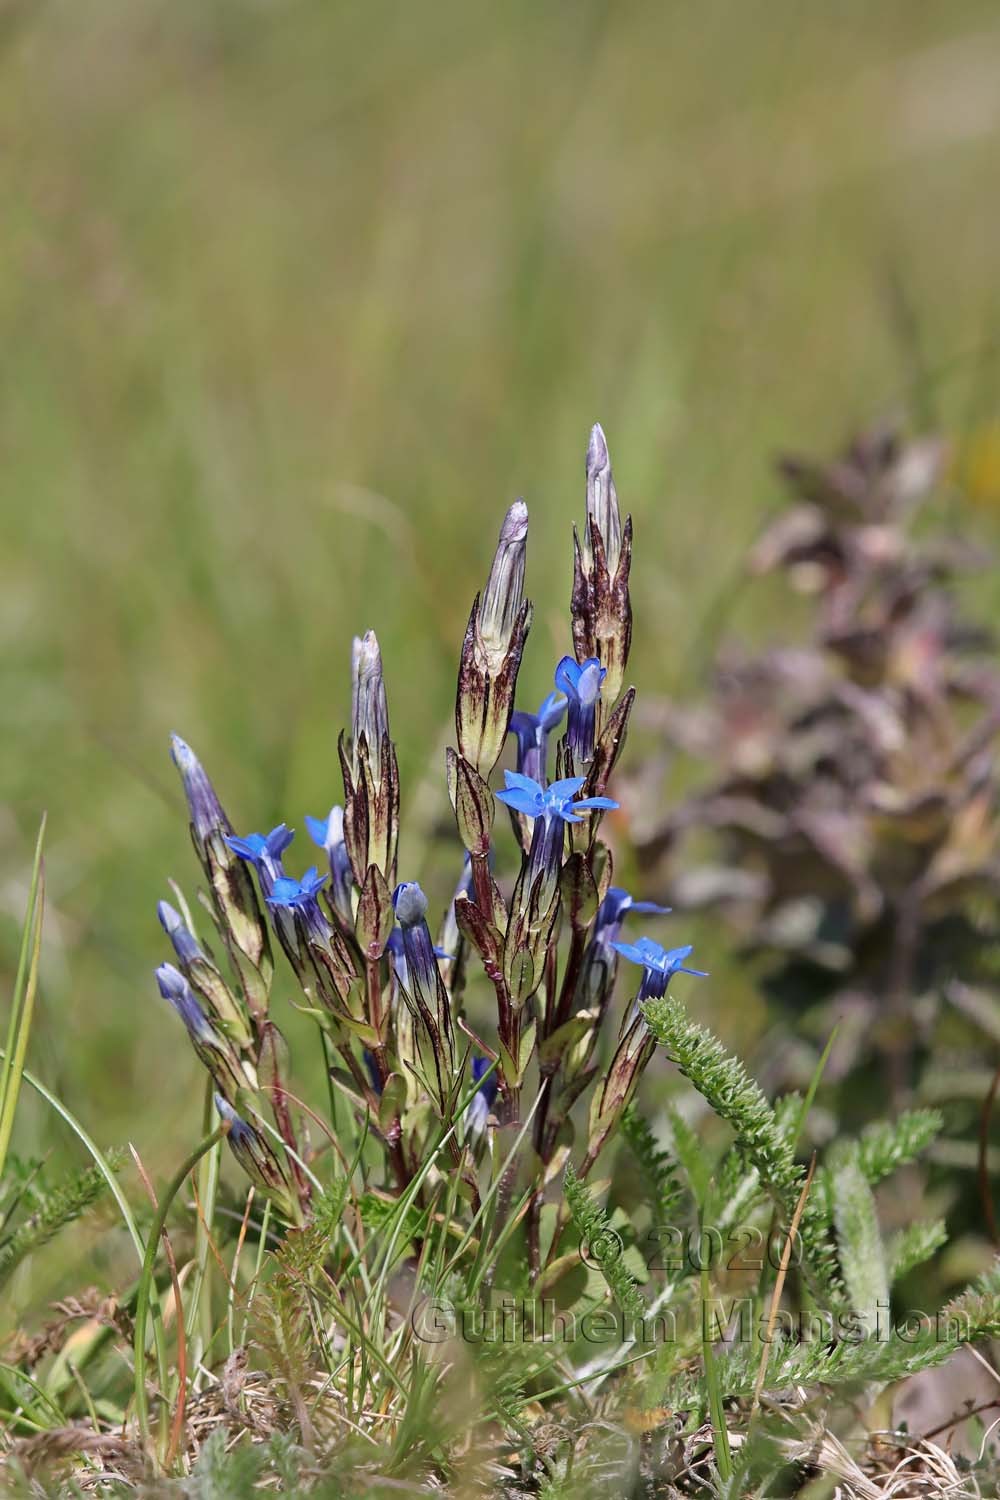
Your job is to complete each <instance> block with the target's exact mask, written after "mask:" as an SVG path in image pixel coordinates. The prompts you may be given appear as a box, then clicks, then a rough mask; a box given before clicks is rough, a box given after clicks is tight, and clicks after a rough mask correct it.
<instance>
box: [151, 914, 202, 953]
mask: <svg viewBox="0 0 1000 1500" xmlns="http://www.w3.org/2000/svg"><path fill="white" fill-rule="evenodd" d="M156 915H157V916H158V917H159V919H160V926H161V927H162V928H163V930H164V932H165V933H166V934H167V937H168V938H169V939H170V941H171V943H172V944H173V948H174V952H175V953H176V955H177V961H178V963H180V964H181V965H183V966H186V965H188V964H191V963H194V962H195V960H196V959H203V958H204V957H205V953H204V951H203V949H202V946H201V944H200V943H199V942H198V939H197V938H196V937H195V936H194V934H193V933H192V932H189V931H188V929H187V928H186V927H185V926H184V919H183V917H182V916H181V914H180V912H179V911H177V910H175V908H174V907H172V906H171V905H170V902H169V901H161V902H160V903H159V904H158V906H157V908H156Z"/></svg>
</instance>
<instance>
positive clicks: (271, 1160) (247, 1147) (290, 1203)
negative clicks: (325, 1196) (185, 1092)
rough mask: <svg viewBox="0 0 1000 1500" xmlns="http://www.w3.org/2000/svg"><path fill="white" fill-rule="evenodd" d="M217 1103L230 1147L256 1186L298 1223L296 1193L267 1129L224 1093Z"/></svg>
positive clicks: (218, 1095)
mask: <svg viewBox="0 0 1000 1500" xmlns="http://www.w3.org/2000/svg"><path fill="white" fill-rule="evenodd" d="M215 1107H216V1109H217V1110H218V1112H219V1116H220V1118H221V1120H222V1123H223V1124H224V1125H225V1127H226V1138H227V1140H228V1141H229V1148H230V1150H231V1151H232V1153H233V1155H234V1156H235V1158H236V1160H237V1161H238V1162H239V1164H240V1166H241V1167H242V1168H243V1170H244V1172H245V1173H246V1175H247V1176H248V1177H249V1179H250V1181H251V1182H252V1183H253V1185H254V1187H257V1188H259V1189H260V1191H261V1192H262V1193H264V1194H266V1196H267V1197H268V1198H270V1199H271V1200H272V1201H273V1203H274V1205H275V1207H276V1208H277V1210H278V1212H279V1213H280V1214H281V1215H282V1216H283V1217H284V1218H286V1219H289V1220H290V1221H291V1222H293V1223H295V1222H297V1221H298V1220H299V1217H300V1216H299V1212H298V1207H297V1204H296V1199H295V1193H294V1191H293V1189H292V1184H291V1181H290V1180H289V1177H288V1174H287V1173H286V1171H285V1169H284V1167H283V1166H282V1164H281V1161H280V1160H279V1158H278V1155H277V1152H276V1151H275V1149H274V1147H273V1146H272V1145H271V1143H270V1141H269V1140H268V1139H267V1137H266V1136H265V1135H264V1133H263V1132H262V1131H260V1130H258V1129H257V1128H256V1127H255V1126H253V1125H249V1124H248V1123H247V1121H246V1120H244V1119H243V1117H242V1116H241V1115H238V1114H237V1113H236V1111H235V1109H233V1107H232V1105H231V1104H230V1103H229V1102H228V1101H227V1100H226V1099H225V1098H223V1096H222V1095H221V1094H216V1096H215Z"/></svg>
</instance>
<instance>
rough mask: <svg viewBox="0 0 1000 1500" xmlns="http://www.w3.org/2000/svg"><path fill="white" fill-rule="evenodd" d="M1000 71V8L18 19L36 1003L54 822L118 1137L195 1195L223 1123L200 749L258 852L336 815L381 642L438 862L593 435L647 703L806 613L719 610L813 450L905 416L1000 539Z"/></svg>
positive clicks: (411, 820) (44, 1058)
mask: <svg viewBox="0 0 1000 1500" xmlns="http://www.w3.org/2000/svg"><path fill="white" fill-rule="evenodd" d="M998 76H1000V15H998V13H997V9H996V6H995V5H993V4H990V3H987V0H953V3H951V4H949V5H923V4H915V3H913V0H880V3H879V4H877V5H871V4H870V3H861V0H840V3H838V4H837V5H833V6H829V5H827V6H824V5H819V4H813V5H803V4H802V3H801V0H795V3H792V0H771V3H768V4H765V3H764V0H729V3H711V0H709V3H703V4H699V5H694V4H692V3H680V0H670V3H663V0H659V3H638V0H636V3H619V4H610V3H606V0H603V3H597V0H578V3H574V4H559V3H549V4H543V5H539V4H529V3H527V0H511V3H508V4H506V5H504V6H495V5H486V4H481V3H478V0H463V3H461V4H459V3H454V0H440V3H436V4H433V5H422V6H417V5H410V6H407V5H400V4H397V5H389V4H384V3H381V0H370V3H368V4H365V5H347V4H341V3H330V0H256V3H255V0H172V3H171V4H169V5H166V4H163V3H155V0H117V3H116V0H89V3H87V4H86V5H81V4H79V3H78V0H47V3H46V0H25V3H17V0H5V3H0V137H2V139H3V141H4V152H3V158H2V164H0V183H2V188H3V193H2V201H3V223H4V232H3V236H2V241H0V246H2V248H0V339H2V347H3V350H4V358H3V361H2V364H0V517H2V538H3V540H2V548H0V703H2V705H3V711H2V726H3V727H2V734H0V977H2V979H3V985H4V993H5V994H6V993H9V987H10V979H11V972H12V968H13V962H14V954H15V947H16V937H17V927H18V923H19V921H20V917H21V914H22V911H23V907H24V901H25V895H26V887H27V879H28V872H29V867H30V853H31V848H32V844H33V840H34V836H35V831H36V828H37V822H38V818H39V816H40V814H41V811H42V809H43V808H47V809H48V812H49V833H48V914H47V926H46V945H45V954H44V963H43V978H42V993H41V998H40V1006H39V1015H38V1019H37V1022H36V1025H35V1030H34V1035H33V1038H32V1057H31V1059H30V1061H31V1062H32V1063H33V1064H34V1066H35V1067H36V1068H37V1069H38V1071H39V1072H41V1073H42V1074H43V1075H44V1077H45V1079H46V1081H47V1082H48V1083H49V1084H50V1086H52V1087H54V1088H55V1089H56V1090H57V1091H58V1092H59V1093H60V1094H61V1096H62V1097H63V1098H64V1099H65V1100H66V1102H67V1103H68V1104H69V1105H70V1106H71V1107H72V1108H73V1109H75V1110H76V1111H77V1112H78V1113H79V1114H80V1115H81V1116H82V1117H83V1119H84V1120H85V1121H86V1122H87V1123H88V1125H89V1126H90V1128H91V1129H92V1130H93V1131H94V1132H95V1134H97V1135H98V1137H99V1138H100V1139H101V1140H102V1141H104V1142H120V1141H124V1140H134V1141H135V1142H136V1144H137V1146H138V1147H139V1149H140V1151H141V1152H142V1153H143V1156H144V1158H145V1159H146V1160H147V1161H148V1163H149V1164H150V1165H151V1166H152V1167H153V1168H154V1169H159V1168H161V1167H162V1166H163V1165H164V1164H165V1163H170V1162H173V1161H174V1160H175V1159H176V1149H177V1146H178V1144H179V1142H180V1141H184V1142H185V1143H189V1142H190V1140H191V1139H192V1134H191V1132H192V1130H193V1129H194V1130H196V1129H197V1125H196V1124H194V1125H192V1123H191V1120H192V1115H194V1116H195V1117H196V1118H197V1116H198V1114H199V1113H200V1107H201V1105H200V1101H201V1096H202V1084H201V1076H200V1073H199V1070H198V1065H197V1063H196V1061H195V1059H194V1058H193V1056H192V1054H191V1051H190V1049H189V1047H188V1046H187V1045H186V1041H185V1039H184V1038H183V1037H182V1036H181V1035H180V1033H179V1028H178V1027H177V1024H176V1019H175V1018H174V1017H173V1016H172V1015H171V1014H170V1013H169V1011H168V1008H167V1007H166V1006H165V1005H164V1004H163V1003H162V1002H161V1001H160V1000H159V998H158V996H157V994H156V987H155V984H154V982H153V978H152V973H151V970H152V968H153V966H154V964H155V963H156V962H157V961H159V959H160V958H161V957H162V956H163V953H164V943H163V941H162V939H161V934H160V931H159V927H158V925H157V922H156V917H155V904H156V900H157V898H158V897H159V896H160V895H162V894H165V879H166V877H167V876H168V875H173V876H175V877H177V878H179V879H180V880H181V881H182V882H184V883H185V884H186V886H187V888H188V889H189V890H190V889H191V888H192V887H193V884H194V879H193V877H194V873H195V865H194V861H193V857H192V854H191V850H190V846H189V843H188V838H187V829H186V818H185V814H184V811H183V803H182V798H181V795H180V789H179V785H178V784H177V781H176V778H175V776H174V774H173V771H172V768H171V766H170V764H169V760H168V755H167V735H168V732H169V731H170V730H172V729H176V730H178V731H179V732H181V733H182V734H183V735H184V736H185V737H186V738H187V739H189V740H190V742H191V743H192V744H193V745H194V746H195V747H196V749H197V750H198V752H199V754H200V755H201V757H202V758H203V760H204V761H205V763H206V765H207V766H208V768H209V769H210V771H211V773H212V774H213V776H214V777H215V779H216V782H217V785H218V786H219V789H220V791H221V793H222V796H223V800H224V802H225V803H226V806H227V808H228V810H229V812H230V814H231V816H232V818H233V820H234V822H235V823H236V824H237V826H238V828H239V829H240V831H246V830H248V829H250V828H265V829H266V828H267V827H270V826H271V825H272V824H273V823H275V822H277V821H279V820H280V819H282V818H285V819H287V820H288V821H289V823H291V824H292V825H293V826H296V827H298V828H299V829H301V828H302V814H303V813H304V812H306V811H310V812H313V813H321V812H325V811H326V809H328V807H329V806H330V803H331V802H332V801H333V800H335V798H338V797H339V796H340V781H339V771H338V768H337V764H336V757H335V736H336V733H337V731H338V729H339V728H340V726H341V724H342V723H343V721H344V717H345V714H346V713H347V711H348V697H349V648H350V638H351V636H352V634H353V633H355V632H357V631H360V630H363V629H364V628H366V627H368V626H372V627H374V628H375V629H376V630H377V632H378V634H379V637H380V639H381V642H382V647H383V654H384V658H385V663H386V675H387V680H388V684H389V691H390V711H391V716H392V722H393V727H394V732H395V735H396V738H397V741H398V743H399V753H400V763H401V772H402V776H403V796H404V842H403V846H402V849H403V853H402V859H401V871H402V873H404V874H405V875H406V876H408V877H410V878H413V877H418V878H419V877H421V876H422V875H423V874H424V873H425V870H424V866H423V851H424V850H425V848H426V838H425V835H426V832H427V830H428V829H429V828H430V827H431V826H432V825H433V821H434V818H435V817H436V815H437V813H438V812H439V811H441V809H442V807H443V805H444V792H443V786H442V782H441V778H440V776H439V775H438V772H439V770H440V766H441V750H442V746H443V744H444V742H445V737H446V736H447V734H448V733H449V730H450V715H451V705H452V697H453V684H454V673H455V667H456V662H457V653H458V646H459V642H460V639H461V632H462V629H463V627H464V623H465V619H466V616H467V612H468V608H469V604H470V602H471V598H472V595H473V593H474V591H475V589H476V588H477V587H479V586H480V584H481V582H482V579H483V575H484V572H485V568H486V566H487V564H488V559H489V557H490V555H491V549H492V545H493V541H494V538H495V532H496V529H497V527H498V525H499V522H500V519H501V516H502V514H503V510H504V507H505V506H506V505H507V504H508V503H509V501H510V500H511V499H512V498H513V497H514V496H515V495H517V494H523V495H524V496H525V497H526V498H527V500H528V502H529V506H530V507H531V512H532V531H531V550H530V564H529V592H531V593H532V594H533V596H534V598H535V601H536V623H535V627H534V631H533V634H532V637H531V641H530V643H529V651H528V657H527V659H526V667H525V671H524V673H523V674H522V683H523V687H524V698H525V700H526V701H527V702H529V703H530V702H533V701H534V700H535V699H536V697H541V696H542V694H543V693H544V692H545V690H546V686H547V683H548V675H549V672H550V670H551V666H552V662H553V660H554V658H555V657H556V656H557V655H559V654H560V653H561V652H562V651H563V650H565V649H567V647H568V645H569V635H568V619H567V602H568V592H569V582H570V570H571V550H570V542H569V527H570V522H571V520H576V519H577V518H578V517H579V516H580V514H581V512H582V508H583V454H584V449H585V445H586V438H587V433H588V430H589V426H590V423H591V422H592V421H594V420H596V419H600V420H601V421H602V422H603V424H604V426H605V429H606V431H607V433H608V437H609V441H610V444H611V450H612V455H613V457H614V460H615V472H616V477H617V480H618V489H619V494H620V496H621V499H622V503H623V507H624V508H625V509H630V510H631V511H632V513H633V515H634V517H635V523H636V535H637V552H636V561H635V564H634V567H633V600H634V603H635V607H636V618H637V629H636V642H635V651H634V657H633V677H634V680H635V682H636V684H637V686H638V687H639V689H640V693H647V694H653V693H661V694H662V693H673V694H686V693H691V692H693V691H694V690H696V689H697V688H698V687H699V686H700V685H701V684H702V683H703V681H704V672H705V668H706V665H707V663H708V661H709V660H710V658H711V655H712V652H713V650H714V647H715V645H716V643H717V642H718V640H719V639H720V638H721V637H723V636H725V635H732V634H733V633H734V632H739V631H749V632H752V633H753V634H754V635H755V636H756V637H758V638H759V637H764V638H767V637H769V636H770V635H777V634H778V633H780V632H785V631H787V628H788V601H787V596H786V595H785V594H784V593H783V592H776V593H775V594H774V595H773V604H772V608H771V611H770V613H768V611H767V609H766V608H762V606H761V604H760V602H759V600H760V599H761V597H762V596H761V595H760V594H758V595H757V596H756V598H757V600H758V602H757V603H756V604H752V603H748V606H747V607H746V608H743V607H742V605H741V603H740V602H739V600H737V603H736V606H735V608H734V607H732V606H733V598H734V589H733V583H734V578H735V577H736V576H737V574H738V570H739V567H740V561H741V558H742V557H743V554H744V552H745V549H746V546H747V544H748V542H749V541H750V539H751V538H752V537H753V536H754V535H755V534H756V532H757V531H758V530H759V528H760V526H761V524H762V521H763V519H764V518H765V516H767V515H768V514H769V513H770V511H771V510H772V509H773V507H774V505H775V502H776V499H777V496H778V493H779V492H778V486H777V483H776V481H775V480H774V479H773V477H772V472H771V468H770V461H771V458H772V456H773V453H774V452H775V450H776V449H778V448H779V447H785V446H794V447H805V448H807V449H813V450H818V451H819V452H825V451H828V450H829V449H831V448H832V447H833V446H834V445H836V444H837V443H838V442H839V440H840V439H841V438H842V437H843V436H844V435H845V433H846V432H847V431H848V430H850V429H851V428H852V427H854V426H856V425H858V424H859V423H863V422H865V421H867V420H868V419H870V418H872V417H875V416H880V415H885V414H893V413H897V412H904V413H906V414H907V415H908V417H909V419H910V421H911V424H912V425H914V426H916V427H917V428H927V427H937V428H939V429H941V430H943V431H944V432H946V433H947V434H948V436H949V437H950V439H951V440H952V444H953V455H954V456H953V460H952V464H953V470H952V472H953V474H954V475H956V476H957V477H959V478H961V480H962V486H961V493H962V495H963V497H964V498H963V499H962V500H961V501H960V502H959V503H960V504H961V505H962V506H963V507H967V509H966V510H965V511H964V512H963V514H962V516H961V517H960V519H961V523H962V524H963V525H967V526H969V527H971V529H972V531H973V532H974V534H975V535H976V536H977V537H979V538H981V539H984V540H986V541H990V540H996V532H997V529H998V524H1000V428H998V427H997V426H996V422H997V420H998V418H1000V406H998V396H1000V365H998V355H1000V345H998V334H1000V289H998V281H997V245H998V234H1000V195H998V193H997V181H998V171H1000V91H998V89H997V86H996V80H997V78H998ZM980 587H981V588H982V589H983V590H984V591H985V593H986V594H987V595H988V596H989V598H988V600H987V602H990V601H991V600H994V599H995V602H997V603H1000V588H998V587H997V586H996V585H995V584H993V583H991V582H990V580H986V581H985V582H983V583H982V584H981V585H980ZM763 597H764V598H765V599H766V598H767V597H768V596H767V594H766V591H765V594H764V596H763ZM779 601H780V604H779ZM303 837H304V835H302V834H300V840H301V839H302V838H303ZM456 860H457V853H456ZM305 862H306V861H304V860H303V861H301V863H305ZM293 867H294V868H295V869H299V868H300V863H296V862H294V861H293ZM676 940H677V941H680V940H681V938H680V936H678V937H677V939H676ZM703 942H704V939H703ZM700 953H701V955H702V956H704V957H706V958H710V960H711V961H710V962H707V963H706V967H709V968H711V969H712V970H713V976H714V975H716V974H718V975H719V976H720V978H719V980H715V981H714V982H713V984H712V985H711V986H708V985H706V986H705V987H704V988H703V990H701V991H699V997H698V998H699V1003H701V1002H702V997H703V996H705V999H704V1003H705V1004H706V1005H708V1006H709V1007H710V1008H711V1009H712V1011H713V1013H714V1016H715V1018H716V1022H717V1024H719V1025H720V1028H721V1029H722V1030H723V1033H724V1034H725V1035H727V1037H728V1039H729V1040H730V1041H732V1042H734V1043H735V1044H739V1043H740V1041H741V1040H742V1041H745V1040H746V1035H747V1032H748V1031H750V1032H752V1029H753V1025H754V1014H755V1013H754V1011H753V1008H752V1007H751V1008H749V1009H746V1008H745V1007H743V1006H737V1004H736V1000H735V998H734V997H737V996H739V995H740V977H739V975H738V974H733V975H731V976H730V979H731V983H730V982H729V980H727V981H726V982H723V979H724V976H725V975H726V969H725V956H724V954H719V953H717V952H715V951H711V952H710V953H706V952H705V948H704V946H703V947H702V948H701V950H700ZM709 990H710V991H711V993H710V995H709V994H708V991H709ZM756 1003H758V1004H759V1003H761V1002H759V1001H758V1002H756ZM737 1012H738V1013H737ZM741 1029H742V1030H741ZM751 1039H752V1038H751ZM59 1140H61V1136H60V1135H59V1133H58V1132H56V1131H55V1130H54V1128H53V1127H52V1124H51V1122H50V1120H48V1119H47V1118H46V1117H45V1116H43V1115H42V1114H41V1113H40V1112H38V1111H36V1110H35V1108H34V1104H33V1102H32V1101H30V1100H27V1099H26V1100H25V1108H24V1109H23V1111H22V1117H21V1123H20V1136H19V1145H20V1147H21V1149H22V1150H24V1151H30V1150H36V1151H37V1150H43V1149H46V1148H47V1147H49V1146H50V1145H52V1144H53V1143H54V1142H56V1141H59Z"/></svg>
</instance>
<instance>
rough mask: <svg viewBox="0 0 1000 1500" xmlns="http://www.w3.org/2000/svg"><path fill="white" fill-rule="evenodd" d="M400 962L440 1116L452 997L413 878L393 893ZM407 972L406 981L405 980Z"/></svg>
mask: <svg viewBox="0 0 1000 1500" xmlns="http://www.w3.org/2000/svg"><path fill="white" fill-rule="evenodd" d="M392 902H393V906H394V907H395V910H396V920H397V922H398V923H399V927H400V932H401V937H402V950H403V958H404V963H403V964H402V965H399V966H397V968H396V979H397V981H398V983H399V985H400V988H401V990H402V992H403V998H404V999H405V1001H406V1004H407V1006H408V1008H409V1010H410V1012H411V1014H412V1016H413V1020H414V1033H415V1035H414V1041H415V1044H416V1052H417V1058H416V1061H417V1063H418V1065H419V1067H420V1069H421V1071H422V1073H423V1077H424V1082H425V1084H426V1086H427V1089H428V1091H429V1093H430V1094H431V1097H432V1098H433V1100H434V1103H435V1105H436V1106H437V1108H438V1111H439V1112H440V1114H441V1115H442V1116H444V1115H445V1113H446V1111H447V1108H448V1101H449V1098H450V1095H451V1090H452V1083H453V1075H454V1071H455V1055H454V1038H453V1030H452V1021H451V1001H450V999H449V997H448V991H447V990H446V989H445V987H444V982H443V980H442V979H441V975H440V973H439V971H438V966H437V958H436V956H435V952H434V944H433V942H432V941H431V934H430V928H429V927H428V925H427V897H426V896H425V895H424V893H423V891H422V890H421V889H420V887H419V885H417V883H416V881H405V882H404V883H403V884H402V885H398V886H397V887H396V889H395V891H394V892H393V895H392ZM404 974H405V980H404V977H403V976H404Z"/></svg>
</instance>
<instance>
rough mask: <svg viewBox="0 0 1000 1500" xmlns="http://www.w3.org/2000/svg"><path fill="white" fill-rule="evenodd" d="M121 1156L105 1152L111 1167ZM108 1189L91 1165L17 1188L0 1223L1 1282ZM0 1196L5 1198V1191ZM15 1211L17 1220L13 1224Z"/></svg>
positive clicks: (105, 1181)
mask: <svg viewBox="0 0 1000 1500" xmlns="http://www.w3.org/2000/svg"><path fill="white" fill-rule="evenodd" d="M124 1159H125V1157H124V1152H117V1153H114V1152H112V1153H108V1154H107V1161H108V1164H109V1165H110V1167H111V1169H112V1170H113V1171H117V1170H118V1169H119V1168H120V1167H121V1165H122V1163H123V1162H124ZM12 1187H13V1185H12ZM107 1190H108V1184H107V1180H106V1178H105V1175H104V1173H103V1171H102V1170H101V1169H100V1168H99V1167H97V1166H94V1165H91V1166H87V1167H84V1168H83V1170H82V1171H80V1172H77V1173H76V1174H75V1175H73V1176H70V1177H66V1178H64V1179H63V1180H62V1181H60V1182H58V1183H56V1184H55V1185H54V1186H53V1187H47V1186H46V1185H45V1184H44V1182H43V1181H41V1180H38V1181H29V1182H28V1183H27V1184H26V1185H25V1186H24V1188H23V1189H20V1188H19V1189H17V1191H16V1194H15V1196H16V1204H15V1203H11V1206H10V1209H9V1210H6V1208H5V1211H4V1213H3V1222H2V1225H0V1286H2V1285H3V1283H4V1282H5V1281H6V1280H7V1279H8V1278H9V1277H10V1275H11V1274H12V1272H13V1271H14V1270H15V1269H16V1267H17V1266H18V1265H20V1263H21V1262H22V1261H23V1260H24V1258H25V1256H27V1255H30V1254H31V1253H32V1252H33V1251H34V1250H38V1249H40V1248H41V1246H42V1245H45V1244H47V1243H48V1242H49V1240H51V1239H53V1238H54V1237H55V1236H56V1235H57V1234H58V1233H59V1232H60V1230H63V1229H66V1228H68V1226H69V1225H71V1224H75V1223H76V1221H77V1220H78V1219H80V1218H81V1217H82V1216H83V1215H84V1214H85V1213H86V1212H87V1210H88V1209H89V1208H91V1207H93V1205H94V1204H95V1203H97V1202H98V1201H99V1200H100V1199H101V1198H102V1197H103V1196H104V1194H105V1193H106V1192H107ZM3 1197H4V1199H6V1198H7V1193H6V1192H5V1193H4V1195H3ZM15 1215H17V1216H18V1222H17V1223H16V1224H12V1223H11V1220H12V1219H13V1218H14V1217H15Z"/></svg>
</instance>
